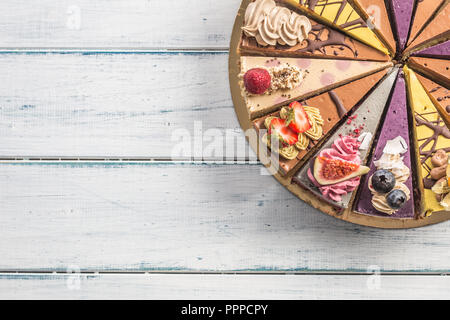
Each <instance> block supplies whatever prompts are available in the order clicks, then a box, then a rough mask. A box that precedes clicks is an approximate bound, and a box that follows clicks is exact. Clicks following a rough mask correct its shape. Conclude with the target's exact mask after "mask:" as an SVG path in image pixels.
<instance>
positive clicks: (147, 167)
mask: <svg viewBox="0 0 450 320" xmlns="http://www.w3.org/2000/svg"><path fill="white" fill-rule="evenodd" d="M239 4H240V1H239V0H227V1H219V2H218V1H212V0H190V1H184V2H183V1H175V0H166V1H156V0H133V1H128V0H95V1H87V0H71V1H68V0H58V1H54V0H39V1H36V3H33V4H32V5H31V4H30V2H29V1H25V0H14V1H13V0H3V1H1V2H0V39H1V40H0V52H1V53H0V70H1V72H0V83H2V85H1V86H0V158H9V159H11V158H41V157H43V158H51V159H59V158H81V159H85V160H86V159H93V158H95V159H111V158H112V159H130V158H131V159H142V160H144V159H145V160H150V159H168V160H170V159H172V157H171V156H172V151H173V148H172V145H173V141H172V140H171V138H172V135H173V132H174V131H175V132H176V131H177V129H178V130H185V131H184V132H186V130H187V132H188V133H191V134H192V135H194V134H195V132H194V131H195V128H194V124H195V123H196V121H198V120H201V121H202V122H201V126H202V129H203V130H204V131H207V130H208V129H215V130H216V131H210V133H211V132H216V133H220V134H221V135H222V136H223V137H224V140H225V145H231V144H232V143H231V142H230V140H234V139H235V138H236V137H240V138H242V133H241V131H240V129H239V125H238V123H237V120H236V117H235V114H234V110H233V107H232V103H231V99H230V94H229V88H228V81H227V77H228V72H227V71H228V67H227V58H228V57H227V52H226V51H224V50H226V49H227V48H228V45H229V37H230V33H231V29H232V23H233V21H234V16H235V13H236V10H237V8H238V6H239ZM162 12H163V13H167V12H170V13H171V14H170V15H168V14H161V13H162ZM167 51H170V52H167ZM197 129H198V127H197ZM226 132H227V133H228V136H227V135H226V134H225V133H226ZM204 138H205V140H204V142H205V143H208V144H209V145H210V146H212V147H214V146H216V143H219V145H220V141H219V142H217V141H216V142H212V144H211V142H209V140H208V136H207V135H206V136H204ZM250 155H251V154H238V155H232V156H231V157H230V158H232V159H234V158H237V159H238V160H245V159H248V158H249V156H250ZM204 157H205V155H204V154H203V153H201V152H200V153H198V152H196V151H195V149H194V150H193V154H191V155H188V156H186V157H184V156H183V157H180V158H179V159H177V158H175V159H177V160H180V159H184V158H189V159H190V158H193V159H194V160H197V161H196V162H189V161H184V162H179V161H176V162H170V161H166V162H164V161H163V162H148V161H142V162H126V161H125V162H101V163H93V162H90V161H82V162H63V163H60V162H57V161H54V162H48V161H47V162H40V161H27V162H20V163H13V162H11V161H5V162H1V163H0V181H1V182H2V183H0V205H1V206H0V243H1V244H2V245H0V257H2V258H1V259H0V298H44V299H48V298H55V297H57V298H63V299H73V298H159V299H161V298H178V299H186V298H199V299H200V298H216V299H219V298H223V299H226V298H232V299H236V298H261V299H281V298H286V299H289V298H333V299H334V298H344V299H346V298H360V297H361V298H386V299H393V298H398V297H402V298H431V299H441V298H448V297H449V287H450V286H449V283H448V277H440V276H436V275H430V274H434V273H448V272H449V266H450V255H449V252H450V251H449V246H450V241H449V240H450V239H449V237H450V233H449V227H450V225H449V223H444V224H440V225H436V226H431V227H427V228H423V229H416V230H395V231H394V230H376V229H369V228H363V227H358V226H355V225H351V224H348V223H344V222H342V221H338V220H335V219H333V218H331V217H329V216H326V215H324V214H321V213H320V212H318V211H316V210H314V209H312V208H311V207H309V206H308V205H306V204H305V203H303V202H301V201H300V200H298V199H296V198H295V197H294V196H293V195H291V194H290V193H289V192H287V191H286V190H285V189H283V188H282V187H281V186H280V185H278V184H277V183H276V182H275V181H274V180H273V179H272V178H271V177H270V176H265V175H261V172H262V171H261V167H260V166H259V165H257V164H252V163H250V164H249V163H245V164H243V163H232V162H230V163H225V164H224V163H211V162H208V163H205V162H202V161H198V160H200V159H201V158H204ZM205 158H207V159H211V160H221V159H223V158H224V155H223V154H220V153H219V154H212V155H211V154H207V155H206V157H205ZM230 158H229V159H230ZM80 270H81V271H94V272H95V271H108V272H113V271H116V272H123V271H137V272H142V271H150V272H161V271H171V272H179V273H185V272H192V271H194V272H196V271H204V272H210V271H212V272H258V273H261V272H304V273H306V274H303V275H287V276H285V275H267V274H266V275H238V276H237V275H195V274H169V275H166V274H151V275H143V274H106V275H105V274H102V275H81V276H80V278H79V279H80V282H79V283H80V287H79V289H77V288H76V287H75V288H73V287H70V285H69V286H68V283H69V284H73V283H74V282H73V280H74V278H73V275H70V276H68V275H60V274H58V275H54V274H51V273H52V272H53V271H61V272H67V271H80ZM374 270H379V271H380V272H385V273H389V274H390V275H386V276H382V278H381V282H380V287H379V288H378V289H377V288H375V290H374V289H373V288H372V289H370V288H369V287H368V286H367V283H368V282H367V281H368V280H369V279H370V278H369V277H370V276H369V275H368V274H366V272H372V271H374ZM14 271H22V272H26V271H29V272H30V271H39V272H45V273H44V274H10V273H9V272H14ZM314 272H318V273H320V274H319V275H317V274H312V273H314ZM336 272H339V273H341V272H342V273H344V274H342V275H339V274H336ZM355 272H357V273H360V274H359V275H353V274H352V273H355ZM392 272H394V273H396V272H402V273H407V274H408V275H392V274H391V273H392ZM412 273H419V274H421V275H412ZM76 283H77V278H76V276H75V284H76Z"/></svg>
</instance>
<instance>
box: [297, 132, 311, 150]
mask: <svg viewBox="0 0 450 320" xmlns="http://www.w3.org/2000/svg"><path fill="white" fill-rule="evenodd" d="M308 146H309V138H308V137H307V136H306V135H305V134H304V133H299V134H298V141H297V143H296V144H295V147H296V148H297V149H299V150H302V151H303V150H306V149H307V148H308Z"/></svg>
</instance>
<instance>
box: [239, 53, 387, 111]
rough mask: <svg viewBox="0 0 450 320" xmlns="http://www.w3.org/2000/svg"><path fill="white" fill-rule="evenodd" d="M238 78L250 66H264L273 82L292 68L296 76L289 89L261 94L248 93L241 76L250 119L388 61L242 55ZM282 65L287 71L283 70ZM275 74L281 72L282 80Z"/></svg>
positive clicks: (344, 81)
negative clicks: (295, 80)
mask: <svg viewBox="0 0 450 320" xmlns="http://www.w3.org/2000/svg"><path fill="white" fill-rule="evenodd" d="M240 62H241V77H242V78H244V77H245V74H246V73H247V71H249V70H251V69H255V68H257V69H266V70H269V72H270V73H271V74H272V84H273V83H279V82H280V81H281V82H283V81H284V80H283V79H286V78H290V75H286V73H289V72H290V71H292V69H294V70H297V71H295V73H298V74H296V76H297V77H298V78H299V79H297V80H298V81H297V82H295V83H294V84H292V83H291V87H292V86H293V87H292V88H291V89H279V90H268V91H266V92H265V93H263V94H250V93H249V92H248V91H247V90H246V87H245V84H244V81H243V80H242V79H241V81H240V84H241V88H242V95H243V97H244V100H245V103H246V106H247V110H248V113H249V116H250V118H251V119H254V118H256V117H259V116H263V115H266V114H268V113H270V112H273V111H275V110H277V109H279V107H281V106H283V105H286V104H287V103H289V102H292V101H294V100H302V99H307V98H310V97H312V96H315V95H318V94H320V93H323V92H325V91H329V90H331V89H334V88H336V87H339V86H341V85H344V84H346V83H349V82H351V81H354V80H357V79H361V78H363V77H366V76H368V75H371V74H373V73H375V72H377V71H381V70H383V69H385V68H388V67H391V66H392V63H391V62H377V61H355V60H331V59H330V60H328V59H326V60H324V59H308V58H275V57H241V60H240ZM283 68H286V69H287V71H286V72H284V71H283ZM274 74H279V75H280V74H281V76H280V77H281V80H280V79H275V78H276V76H275V75H274Z"/></svg>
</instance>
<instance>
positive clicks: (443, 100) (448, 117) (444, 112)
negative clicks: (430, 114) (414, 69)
mask: <svg viewBox="0 0 450 320" xmlns="http://www.w3.org/2000/svg"><path fill="white" fill-rule="evenodd" d="M416 77H417V79H419V81H420V83H421V84H422V86H423V87H424V88H425V90H426V92H427V94H428V96H429V97H430V99H431V101H433V103H434V106H435V107H436V109H437V110H438V111H439V113H440V115H441V117H442V118H443V119H444V121H445V123H446V124H447V127H449V128H450V91H449V90H448V89H447V88H445V87H443V86H441V85H439V84H437V83H436V82H434V81H432V80H430V79H428V78H425V77H423V76H421V75H420V74H416Z"/></svg>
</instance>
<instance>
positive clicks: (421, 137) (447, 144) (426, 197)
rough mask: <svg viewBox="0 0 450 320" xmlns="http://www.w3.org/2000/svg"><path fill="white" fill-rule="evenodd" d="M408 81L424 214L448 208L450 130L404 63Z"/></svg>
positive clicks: (419, 190) (421, 210) (419, 192)
mask: <svg viewBox="0 0 450 320" xmlns="http://www.w3.org/2000/svg"><path fill="white" fill-rule="evenodd" d="M403 69H404V72H405V75H406V80H407V83H408V98H409V99H408V100H409V104H410V106H411V108H412V114H413V121H414V126H413V136H414V138H413V142H414V145H415V150H416V154H415V163H416V165H417V171H418V183H417V184H418V188H419V189H418V194H419V195H420V196H421V199H420V203H421V206H420V212H421V215H422V216H428V215H430V214H432V213H436V212H442V211H449V210H450V206H447V207H446V206H445V205H446V204H448V202H447V203H446V202H445V201H446V200H450V198H449V196H448V193H449V192H448V178H449V177H448V172H449V171H448V155H449V153H450V130H449V129H448V128H447V126H446V125H445V124H444V121H443V120H442V118H441V116H440V115H439V113H438V112H437V110H436V108H435V106H434V104H433V102H432V100H431V99H430V97H429V96H428V94H427V93H426V91H425V89H424V88H423V86H422V84H421V83H420V82H419V80H418V79H417V77H416V74H415V73H414V72H413V71H412V70H411V69H409V68H408V67H407V66H404V68H403Z"/></svg>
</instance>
